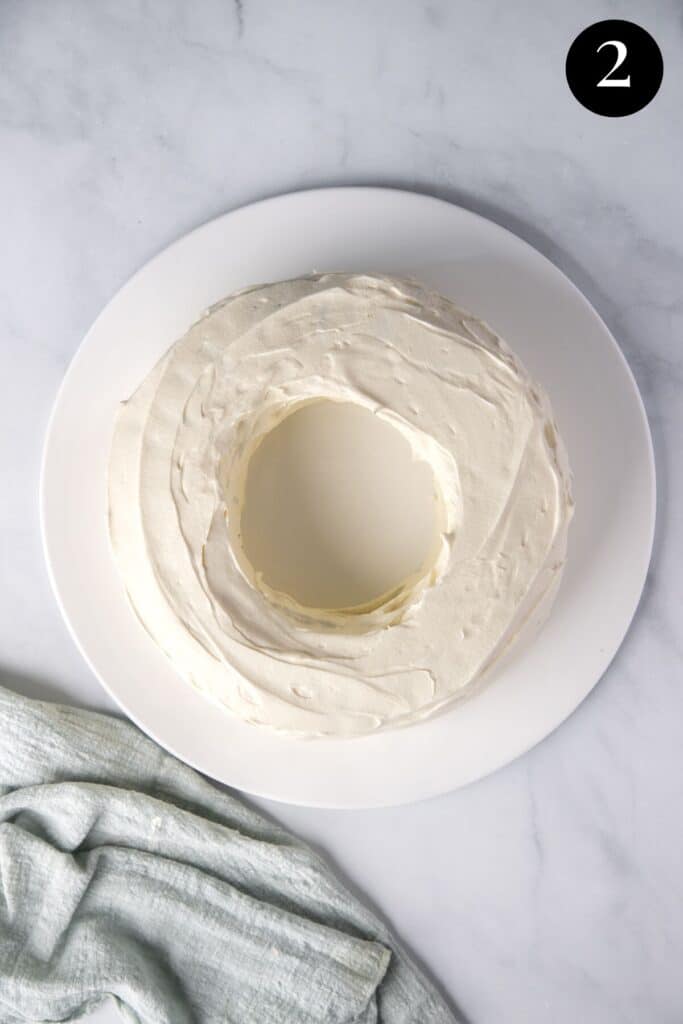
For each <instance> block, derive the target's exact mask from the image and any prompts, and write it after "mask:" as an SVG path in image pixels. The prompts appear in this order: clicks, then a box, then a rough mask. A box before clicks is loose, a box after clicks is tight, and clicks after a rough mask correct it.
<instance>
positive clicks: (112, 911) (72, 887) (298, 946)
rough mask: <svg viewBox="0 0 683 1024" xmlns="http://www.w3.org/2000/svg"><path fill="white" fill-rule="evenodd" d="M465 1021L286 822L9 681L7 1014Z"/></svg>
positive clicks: (0, 839)
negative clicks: (106, 1008)
mask: <svg viewBox="0 0 683 1024" xmlns="http://www.w3.org/2000/svg"><path fill="white" fill-rule="evenodd" d="M108 996H111V997H113V999H115V1000H116V1002H117V1004H118V1006H119V1009H120V1010H121V1012H122V1013H123V1016H124V1017H125V1018H126V1019H127V1020H129V1021H134V1022H140V1024H142V1022H144V1024H152V1022H154V1024H166V1022H168V1024H190V1022H193V1024H209V1022H218V1021H220V1022H222V1024H271V1022H272V1024H287V1022H290V1021H292V1022H296V1024H308V1022H311V1024H312V1022H316V1024H318V1022H323V1021H324V1022H329V1024H337V1022H347V1021H348V1022H352V1021H355V1022H359V1024H373V1022H380V1021H381V1022H388V1024H447V1022H448V1024H452V1022H453V1021H454V1020H455V1017H454V1016H453V1015H452V1013H451V1012H450V1011H449V1009H448V1008H447V1007H446V1006H445V1004H444V1003H443V1001H442V1000H441V998H440V997H439V996H438V995H437V993H436V992H435V991H434V989H433V988H432V987H431V985H430V984H429V983H428V982H427V980H426V979H425V978H424V977H423V976H422V975H421V974H420V972H419V971H418V970H417V968H416V967H415V966H414V964H412V963H411V961H410V960H409V958H408V957H407V956H406V954H405V952H403V950H401V948H400V947H399V946H398V944H397V943H396V941H395V939H394V938H393V937H392V936H391V934H390V933H389V932H388V930H387V928H386V927H385V925H384V924H383V923H382V922H381V921H379V920H378V919H377V918H376V917H375V916H374V914H372V913H371V912H370V911H369V910H367V909H366V908H365V907H364V906H363V905H362V903H360V902H359V901H358V900H357V899H356V898H355V897H354V896H353V895H351V893H349V892H348V891H347V890H346V889H345V888H344V887H343V886H342V885H341V884H340V883H339V882H338V881H337V880H336V879H335V877H334V875H333V874H332V872H331V871H330V869H329V868H328V867H327V865H326V864H325V862H324V861H323V860H322V859H321V858H320V857H319V856H318V855H317V854H316V853H314V852H313V851H312V850H310V849H309V848H308V847H306V846H304V845H303V844H302V843H301V842H299V841H298V840H296V839H295V838H293V837H292V836H291V835H289V834H288V833H287V832H285V831H284V830H283V829H281V828H279V827H278V826H277V825H274V824H273V823H272V822H270V821H268V820H266V819H265V818H263V817H262V816H261V815H259V814H257V813H256V812H255V811H253V810H251V809H250V808H249V807H248V806H246V805H245V804H243V803H241V802H240V801H239V800H237V799H235V797H233V796H231V795H230V794H229V793H228V792H226V791H225V790H223V789H220V788H218V787H217V786H214V785H212V784H211V783H210V782H208V781H206V780H205V779H204V778H202V776H201V775H199V774H197V772H194V771H192V769H190V768H188V767H186V766H185V765H183V764H181V763H180V762H179V761H177V760H175V758H173V757H171V756H170V755H169V754H167V753H165V752H164V751H163V750H161V749H160V748H159V747H157V746H156V745H155V744H154V743H153V742H152V741H151V740H149V739H147V737H145V736H144V735H143V734H142V733H141V732H139V731H138V730H137V729H136V728H135V727H134V726H133V725H131V724H129V723H128V722H124V721H121V720H119V719H116V718H113V717H110V716H107V715H101V714H95V713H93V712H89V711H82V710H78V709H76V708H71V707H64V706H60V705H56V704H48V703H44V702H39V701H33V700H28V699H26V698H24V697H20V696H17V695H16V694H13V693H10V692H9V691H7V690H5V689H2V688H0V1022H2V1024H14V1022H18V1021H32V1022H35V1021H66V1020H73V1019H74V1018H75V1017H77V1016H79V1015H80V1014H82V1013H83V1012H85V1011H86V1010H88V1009H92V1008H93V1007H94V1006H96V1005H97V1004H98V1003H100V1002H101V1001H102V1000H103V999H105V998H107V997H108Z"/></svg>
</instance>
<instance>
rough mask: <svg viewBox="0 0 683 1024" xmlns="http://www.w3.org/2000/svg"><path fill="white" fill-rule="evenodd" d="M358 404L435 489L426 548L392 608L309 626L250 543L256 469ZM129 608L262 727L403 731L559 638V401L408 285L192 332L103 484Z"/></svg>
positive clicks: (185, 667) (563, 540)
mask: <svg viewBox="0 0 683 1024" xmlns="http://www.w3.org/2000/svg"><path fill="white" fill-rule="evenodd" d="M322 399H325V400H332V401H336V402H350V403H356V404H357V405H360V406H362V407H364V408H365V409H368V410H370V411H372V412H373V413H374V414H375V415H376V416H378V417H380V418H382V419H384V420H386V421H387V422H388V423H390V424H391V425H392V426H393V427H394V428H395V429H397V430H398V431H400V432H401V434H402V435H403V437H404V438H405V440H406V441H407V442H408V444H409V445H410V446H411V449H412V452H413V455H414V458H416V459H420V460H423V461H424V462H425V463H427V464H428V465H429V466H430V468H431V470H432V473H433V477H434V501H435V522H436V523H437V530H436V534H435V542H434V545H433V549H432V550H431V551H430V552H429V554H428V557H427V559H426V560H425V562H424V564H423V565H422V566H421V567H420V568H419V569H418V570H417V571H416V572H415V573H413V574H412V575H410V576H408V577H407V578H405V579H404V580H402V581H401V582H400V583H399V584H398V585H397V586H396V587H393V588H392V589H391V590H390V591H389V592H387V593H384V594H382V595H379V596H378V597H377V598H376V599H375V600H372V601H370V602H368V603H367V604H365V605H361V606H355V607H351V608H336V609H329V608H312V607H306V606H303V605H301V604H299V603H298V602H297V601H296V600H295V599H294V598H293V597H292V596H291V595H288V594H286V593H283V592H279V591H277V590H274V589H273V588H272V587H270V586H269V585H268V584H267V582H266V581H265V580H264V578H263V575H262V574H261V573H259V572H257V571H256V570H255V569H254V567H253V566H252V565H251V564H250V562H249V559H248V558H247V556H246V554H245V551H244V550H243V547H242V544H241V528H240V527H241V516H242V511H243V508H244V496H245V487H246V479H247V473H248V468H249V462H250V459H251V457H252V455H253V454H254V452H255V451H256V449H257V448H258V446H259V444H260V443H261V442H262V441H263V438H264V437H265V436H266V435H267V434H268V433H269V432H270V431H272V430H273V429H274V428H275V427H276V426H277V425H278V424H280V423H281V422H282V421H283V419H284V418H286V417H287V416H289V415H291V414H292V413H294V412H295V411H297V410H298V409H301V408H302V407H303V406H304V405H306V404H308V403H311V402H315V401H320V400H322ZM109 507H110V533H111V540H112V546H113V550H114V554H115V558H116V561H117V563H118V566H119V569H120V572H121V575H122V577H123V580H124V583H125V586H126V589H127V592H128V595H129V598H130V601H131V603H132V605H133V607H134V609H135V611H136V612H137V615H138V617H139V619H140V620H141V622H142V623H143V625H144V626H145V628H146V629H147V630H148V632H149V633H150V634H151V636H152V637H153V638H154V639H155V641H156V642H157V643H158V644H159V646H160V647H161V648H162V649H163V650H164V651H165V653H166V654H167V656H168V657H169V658H170V659H171V660H172V662H173V664H174V665H175V667H176V668H177V670H178V671H179V672H180V673H181V674H182V675H183V676H184V677H185V678H186V679H187V680H188V681H189V682H191V683H192V684H193V685H194V686H196V687H197V688H198V689H200V690H201V691H202V692H203V693H205V694H206V695H207V696H209V697H211V698H212V699H214V700H216V701H218V702H219V703H220V704H222V705H224V706H225V707H226V708H228V709H229V710H230V711H231V712H233V713H234V714H236V715H239V716H240V717H241V718H242V719H245V720H246V721H248V722H250V723H254V724H257V725H262V726H269V727H271V728H275V729H278V730H283V731H286V732H290V733H294V734H297V735H325V736H345V735H354V734H359V733H366V732H370V731H373V730H376V729H379V728H383V727H387V726H396V725H405V724H407V723H410V722H414V721H416V720H418V719H420V718H423V717H425V716H426V715H429V714H431V713H432V712H434V711H435V710H437V709H438V708H441V707H443V706H444V705H446V704H447V703H449V702H450V701H452V700H453V699H454V698H456V697H459V696H462V695H463V694H465V693H469V692H471V690H472V688H473V684H474V683H475V682H476V681H477V680H479V679H480V678H481V677H482V676H483V674H484V673H485V672H486V670H487V669H488V668H489V667H490V666H491V664H492V663H493V662H495V661H496V660H497V659H498V658H499V657H500V656H501V655H502V654H503V653H504V652H506V651H507V650H508V649H509V648H510V645H511V644H512V643H513V642H514V641H515V640H517V638H518V637H519V636H520V635H521V634H522V633H523V632H527V631H531V630H532V629H534V628H537V627H538V625H539V624H540V623H541V622H542V621H543V620H544V619H545V617H546V616H547V613H548V611H549V609H550V605H551V603H552V600H553V598H554V596H555V594H556V591H557V587H558V584H559V581H560V577H561V574H562V569H563V566H564V563H565V558H566V549H567V532H568V526H569V522H570V520H571V516H572V510H573V501H572V497H571V490H570V472H569V465H568V460H567V455H566V451H565V448H564V445H563V443H562V441H561V439H560V436H559V433H558V430H557V426H556V424H555V422H554V419H553V414H552V410H551V407H550V403H549V401H548V398H547V397H546V396H545V394H544V393H543V391H542V390H541V389H540V388H539V387H538V385H535V384H534V383H533V382H532V381H531V379H530V378H529V376H528V374H527V372H526V371H525V370H524V368H523V367H522V366H521V365H520V363H519V361H518V360H517V359H516V358H515V356H514V355H513V354H512V352H511V351H510V349H509V348H508V346H507V345H506V344H505V343H504V342H503V341H502V340H501V339H500V338H499V337H498V336H497V335H496V334H495V333H494V332H493V331H492V330H491V329H490V328H489V327H487V326H486V325H485V324H484V323H483V322H482V321H481V320H477V319H476V318H474V317H472V316H470V315H469V314H468V313H465V312H463V311H462V310H460V309H458V308H457V307H456V306H455V305H453V304H452V303H451V302H449V301H448V300H446V299H445V298H442V297H441V296H439V295H437V294H435V293H434V292H431V291H428V290H426V289H425V288H424V287H422V286H421V285H419V284H417V283H415V282H412V281H403V280H395V279H392V278H388V277H380V276H370V275H356V274H322V275H314V276H311V277H304V278H298V279H296V280H292V281H284V282H280V283H277V284H271V285H264V286H261V287H257V288H252V289H248V290H246V291H243V292H240V293H238V294H236V295H233V296H231V297H229V298H227V299H225V300H224V301H223V302H221V303H219V304H218V305H216V306H214V307H213V308H212V309H211V310H209V312H208V313H207V314H206V315H205V316H204V318H203V319H202V320H200V321H199V322H198V323H197V324H195V325H194V326H193V327H192V328H191V329H190V330H189V331H188V333H187V334H186V335H185V336H184V337H183V338H182V339H181V340H180V341H178V342H177V343H176V344H175V345H174V346H173V347H172V348H171V349H170V351H169V352H168V353H167V354H166V356H165V357H164V358H163V359H162V361H161V362H160V363H159V364H158V365H157V366H156V367H155V368H154V370H153V371H152V372H151V373H150V375H149V376H148V377H147V379H146V380H145V381H144V382H143V384H142V385H141V387H140V388H139V390H138V391H137V392H136V393H135V395H134V396H133V397H132V398H131V399H130V400H129V401H128V402H127V403H125V405H124V406H123V408H122V411H121V413H120V415H119V418H118V421H117V424H116V429H115V434H114V441H113V446H112V453H111V461H110V477H109Z"/></svg>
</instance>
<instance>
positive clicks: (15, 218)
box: [0, 0, 683, 1024]
mask: <svg viewBox="0 0 683 1024" xmlns="http://www.w3.org/2000/svg"><path fill="white" fill-rule="evenodd" d="M604 17H625V18H629V17H631V18H633V20H635V21H638V22H639V23H640V24H643V25H644V26H645V27H647V28H648V29H649V30H650V31H651V32H652V33H653V35H654V36H655V38H656V39H657V40H658V42H659V44H660V47H661V49H662V51H663V54H664V64H665V76H664V83H663V86H662V89H661V91H660V93H659V95H658V96H657V97H656V99H655V100H654V101H653V102H652V104H651V105H650V106H649V107H647V108H646V109H645V110H643V111H641V112H640V113H638V114H635V115H633V116H631V117H628V118H624V119H615V120H611V119H603V118H599V117H596V116H595V115H593V114H590V113H589V112H588V111H586V110H584V109H583V108H582V107H580V106H579V105H578V104H577V103H576V101H575V100H574V99H573V97H572V96H571V94H570V92H569V90H568V89H567V86H566V83H565V81H564V59H565V55H566V51H567V48H568V46H569V44H570V42H571V41H572V39H573V38H574V36H575V35H576V34H577V33H578V31H580V29H581V28H583V27H584V26H585V25H587V24H589V23H591V22H593V21H596V20H599V19H600V18H604ZM682 51H683V17H682V16H681V10H680V5H679V4H678V2H677V0H658V2H657V3H656V4H655V3H642V0H623V2H620V3H617V2H616V0H595V2H590V3H589V2H587V0H575V2H574V3H572V4H567V3H561V2H560V0H551V2H541V0H519V2H517V3H515V4H511V3H508V2H507V0H373V2H368V0H345V2H344V3H341V2H335V0H233V2H229V0H197V2H194V3H188V2H185V0H98V2H96V3H95V2H92V0H2V3H0V203H1V204H2V206H1V208H2V222H1V223H2V227H1V238H2V244H0V370H1V371H2V372H1V373H0V416H1V419H0V450H1V452H2V456H1V457H2V492H1V498H0V545H1V547H0V565H1V566H2V570H1V573H0V665H1V666H2V672H1V674H2V679H3V681H4V682H6V683H8V684H9V685H12V684H13V685H15V686H18V687H20V688H22V689H23V690H25V691H26V692H28V693H35V694H45V695H51V696H57V697H60V698H67V699H70V700H73V701H76V702H79V703H84V704H89V705H91V706H99V707H108V706H111V705H110V703H109V702H108V700H107V698H106V697H105V696H104V694H103V693H102V692H101V691H100V689H99V687H98V685H97V683H96V682H95V680H94V679H93V678H92V676H91V674H90V672H89V670H88V669H87V667H86V666H85V665H84V663H83V662H82V661H81V659H80V656H79V655H78V653H77V651H76V649H75V647H74V645H73V643H72V641H71V640H70V638H69V636H68V635H67V632H66V629H65V627H64V626H63V624H62V622H61V619H60V616H59V612H58V610H57V607H56V605H55V602H54V600H53V598H52V595H51V592H50V590H49V585H48V581H47V577H46V573H45V568H44V564H43V558H42V552H41V547H40V538H39V524H38V508H37V481H38V465H39V457H40V450H41V445H42V438H43V433H44V429H45V425H46V421H47V416H48V412H49V408H50V405H51V403H52V400H53V397H54V394H55V390H56V388H57V386H58V384H59V381H60V378H61V376H62V374H63V372H64V369H65V367H66V365H67V363H68V361H69V359H70V357H71V355H72V354H73V352H74V350H75V349H76V347H77V345H78V342H79V340H80V338H81V337H82V335H83V334H84V332H85V330H86V329H87V327H88V325H89V323H90V322H91V321H92V319H93V318H94V317H95V315H96V314H97V312H98V311H99V309H100V308H101V307H102V306H103V304H104V303H105V302H106V301H107V300H108V298H109V297H110V296H111V295H112V293H113V292H114V291H115V290H116V288H117V287H118V286H119V285H120V284H121V283H122V282H123V281H124V280H125V279H126V278H127V277H128V276H129V275H130V274H131V272H132V271H134V270H135V269H136V268H137V267H139V266H140V264H142V263H143V262H144V261H145V260H146V259H148V258H149V257H150V256H151V255H153V254H154V253H156V252H157V251H158V250H159V249H160V248H161V247H163V246H164V245H166V244H167V243H168V242H170V241H171V240H173V239H174V238H176V237H177V236H178V235H180V234H182V233H183V232H185V231H187V230H188V229H190V228H192V227H194V226H195V225H197V224H198V223H201V222H202V221H204V220H206V219H208V218H210V217H212V216H214V215H215V214H218V213H220V212H222V211H225V210H227V209H230V208H233V207H236V206H238V205H240V204H242V203H244V202H247V201H249V200H252V199H256V198H259V197H262V196H265V195H270V194H275V193H278V192H284V191H289V190H292V189H298V188H303V187H306V186H309V185H320V184H339V183H345V182H348V183H370V184H395V185H401V186H403V187H407V188H416V189H421V190H424V191H429V192H433V193H435V194H437V195H440V196H443V197H445V198H449V199H453V200H455V201H458V202H461V203H462V204H464V205H466V206H469V207H470V208H472V209H474V210H477V211H479V212H482V213H484V214H486V215H488V216H491V217H492V218H493V219H495V220H497V221H499V222H500V223H503V224H504V225H506V226H507V227H510V228H511V229H512V230H513V231H516V232H517V233H518V234H520V235H521V236H522V237H524V238H526V239H527V240H528V241H530V242H531V243H532V244H534V245H536V246H537V247H538V248H539V249H540V250H541V251H542V252H544V253H545V254H546V255H547V256H549V257H550V258H551V259H553V260H554V261H555V262H556V263H557V264H558V265H559V266H560V267H562V269H564V270H565V271H566V272H567V273H568V274H569V276H570V277H571V278H573V280H574V281H575V282H576V283H577V284H578V286H579V287H580V288H581V289H582V290H583V291H584V292H585V294H586V295H587V296H588V298H589V299H590V300H591V301H592V302H593V303H594V304H595V306H596V307H597V309H598V310H599V312H600V313H601V314H602V316H603V317H604V318H605V320H606V321H607V323H608V324H609V326H610V327H611V328H612V330H613V332H614V334H615V335H616V337H617V339H618V340H619V342H620V344H621V345H622V347H623V349H624V351H625V353H626V355H627V357H628V359H629V362H630V364H631V367H632V368H633V371H634V373H635V375H636V377H637V380H638V383H639V385H640V388H641V390H642V393H643V396H644V399H645V403H646V406H647V410H648V414H649V417H650V423H651V427H652V431H653V435H654V441H655V447H656V457H657V469H658V476H659V504H658V528H657V539H656V547H655V555H654V560H653V563H652V569H651V572H650V577H649V581H648V585H647V588H646V592H645V595H644V597H643V600H642V603H641V607H640V610H639V613H638V615H637V617H636V620H635V622H634V625H633V627H632V629H631V631H630V633H629V635H628V637H627V639H626V642H625V643H624V645H623V647H622V649H621V650H620V652H619V654H618V655H617V657H616V659H615V661H614V663H613V665H612V666H611V668H610V669H609V671H608V672H607V674H606V676H605V678H604V679H603V681H602V682H601V683H600V685H599V686H598V687H597V688H596V690H595V691H594V692H593V694H592V695H591V697H590V698H589V699H588V700H587V701H586V702H585V704H584V705H583V706H582V707H581V708H580V709H579V710H578V711H577V712H576V713H575V714H574V715H573V716H572V718H571V719H570V720H569V721H568V722H567V723H566V724H565V725H564V726H563V727H562V728H561V729H560V730H559V731H558V732H557V733H555V734H554V735H553V736H551V737H550V738H549V739H548V740H546V741H545V742H544V743H543V744H541V745H540V746H539V747H537V748H536V749H535V750H533V751H532V752H531V753H530V754H528V755H527V756H526V757H524V758H522V759H521V760H519V761H518V762H516V763H515V764H513V765H511V766H510V767H508V768H506V769H505V770H503V771H501V772H499V773H498V774H497V775H495V776H493V777H492V778H490V779H487V780H485V781H483V782H481V783H478V784H477V785H474V786H472V787H470V788H468V789H466V790H463V791H461V792H458V793H454V794H451V795H450V796H446V797H443V798H440V799H438V800H434V801H430V802H426V803H423V804H419V805H416V806H412V807H404V808H397V809H393V810H386V811H372V812H363V813H360V812H359V813H344V814H340V813H333V812H321V811H310V810H304V809H297V808H289V807H272V808H270V809H271V810H272V811H273V813H274V814H275V815H276V816H277V817H278V818H279V819H280V820H282V821H284V822H285V823H286V824H287V825H290V826H291V827H293V828H295V829H297V830H298V831H299V832H301V833H302V834H303V835H305V836H307V837H309V838H310V839H311V840H312V841H314V842H315V843H317V844H319V845H321V846H322V847H323V848H324V849H325V850H326V851H327V852H328V853H329V855H330V856H331V857H332V858H333V859H334V860H335V861H336V862H337V864H338V866H339V867H340V869H342V870H343V871H344V872H346V873H347V875H348V876H349V877H350V879H351V880H352V881H353V882H354V883H355V884H356V885H358V886H359V887H360V888H361V889H362V890H364V891H365V892H366V893H367V894H369V895H370V897H371V898H372V899H373V900H374V901H375V903H376V904H377V906H378V907H379V908H380V909H382V910H383V911H384V912H385V913H386V914H387V915H388V916H389V917H390V919H391V921H392V923H393V924H394V925H395V927H396V928H397V929H398V931H399V933H400V934H401V935H402V936H403V937H404V939H405V940H406V941H407V942H408V943H409V944H410V945H411V946H412V948H413V949H414V951H415V952H416V953H417V954H418V955H419V956H420V957H422V958H423V959H424V961H425V962H426V963H427V964H428V965H429V967H430V969H431V970H432V972H433V974H434V976H435V977H436V978H437V979H438V980H439V982H440V983H441V984H442V986H443V987H444V989H446V990H447V991H448V992H449V993H451V994H452V996H453V997H454V998H455V999H456V1000H457V1001H458V1004H459V1005H460V1006H461V1007H462V1008H463V1010H464V1011H465V1012H466V1014H467V1015H468V1016H469V1018H470V1019H471V1020H472V1021H473V1022H477V1024H479V1022H482V1024H486V1022H498V1021H503V1020H505V1021H513V1022H524V1024H536V1022H545V1021H553V1022H557V1024H570V1022H572V1024H573V1022H574V1021H577V1020H579V1021H582V1022H584V1024H605V1022H625V1024H642V1022H644V1021H647V1022H648V1024H649V1022H651V1021H652V1022H654V1021H656V1022H658V1024H678V1022H680V1021H681V1020H682V1019H683V984H682V983H681V961H682V958H683V818H682V816H681V806H683V687H682V686H681V682H682V674H681V665H682V661H683V659H682V654H681V640H680V635H679V634H680V629H679V623H680V616H681V605H682V597H683V587H682V585H681V584H682V579H683V575H682V574H683V569H682V568H681V566H682V565H683V543H682V539H681V528H680V523H681V513H680V509H681V506H682V504H683V493H682V486H681V485H682V482H683V474H682V473H681V456H680V446H681V438H682V437H683V400H682V397H681V396H682V386H683V359H682V358H681V346H682V344H683V289H682V285H683V205H682V204H681V199H680V175H681V167H682V166H683V133H682V132H681V118H680V108H681V103H682V101H683V74H682V72H681V67H682V66H683V52H682ZM389 842H390V843H391V845H392V847H393V849H394V850H395V854H394V855H393V856H392V858H391V863H390V865H389V867H387V865H386V863H385V852H384V851H385V849H386V847H387V844H388V843H389ZM99 1019H100V1020H101V1021H105V1020H112V1021H113V1020H115V1019H116V1016H115V1013H114V1011H113V1010H111V1011H104V1012H102V1013H101V1014H100V1015H99Z"/></svg>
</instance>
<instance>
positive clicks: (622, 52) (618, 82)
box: [598, 39, 631, 89]
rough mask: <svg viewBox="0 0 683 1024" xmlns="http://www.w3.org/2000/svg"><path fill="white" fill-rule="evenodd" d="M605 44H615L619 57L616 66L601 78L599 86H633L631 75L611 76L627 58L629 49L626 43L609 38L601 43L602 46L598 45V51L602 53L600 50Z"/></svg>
mask: <svg viewBox="0 0 683 1024" xmlns="http://www.w3.org/2000/svg"><path fill="white" fill-rule="evenodd" d="M603 46H613V47H614V48H615V49H616V51H617V59H616V62H615V64H614V67H613V68H612V69H611V70H610V71H608V72H607V74H606V75H605V77H604V78H601V79H600V81H599V82H598V88H600V87H601V86H603V87H606V88H607V87H611V88H613V89H629V88H630V87H631V76H630V75H626V78H612V77H611V76H612V75H613V74H614V72H615V71H616V70H617V68H620V67H621V65H622V64H623V63H624V61H625V60H626V53H627V50H626V46H625V44H624V43H622V42H620V41H619V40H618V39H608V40H607V41H606V42H604V43H601V44H600V46H598V53H600V50H602V48H603Z"/></svg>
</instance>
